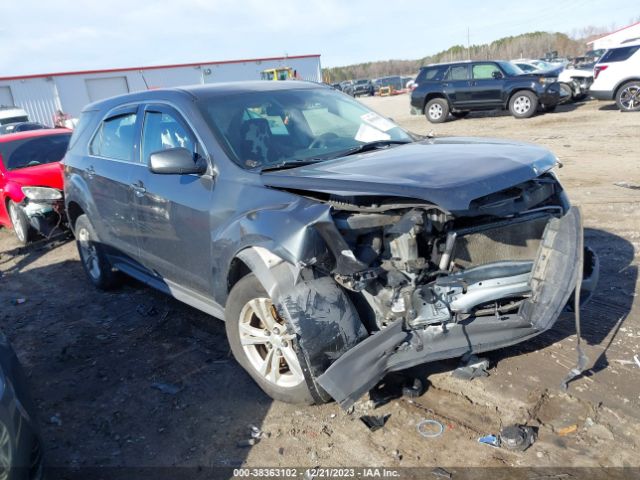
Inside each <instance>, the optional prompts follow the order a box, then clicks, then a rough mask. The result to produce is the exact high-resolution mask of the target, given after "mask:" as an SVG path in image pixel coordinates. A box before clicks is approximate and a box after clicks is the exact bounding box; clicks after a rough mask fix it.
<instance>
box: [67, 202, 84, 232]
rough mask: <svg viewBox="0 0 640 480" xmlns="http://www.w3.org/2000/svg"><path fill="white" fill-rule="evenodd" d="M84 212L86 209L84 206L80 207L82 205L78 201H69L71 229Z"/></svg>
mask: <svg viewBox="0 0 640 480" xmlns="http://www.w3.org/2000/svg"><path fill="white" fill-rule="evenodd" d="M83 213H84V211H83V210H82V207H80V205H78V204H77V203H76V202H69V205H67V216H68V219H69V225H70V226H71V229H73V228H74V227H75V225H76V220H77V219H78V217H79V216H80V215H82V214H83Z"/></svg>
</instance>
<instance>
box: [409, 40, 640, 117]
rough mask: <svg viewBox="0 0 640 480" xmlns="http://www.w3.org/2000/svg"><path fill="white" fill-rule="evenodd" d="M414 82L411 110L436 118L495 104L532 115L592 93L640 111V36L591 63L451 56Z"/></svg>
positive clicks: (491, 107) (623, 108) (514, 112)
mask: <svg viewBox="0 0 640 480" xmlns="http://www.w3.org/2000/svg"><path fill="white" fill-rule="evenodd" d="M415 83H416V87H415V89H414V90H413V92H412V94H411V112H412V113H414V114H417V113H422V114H424V115H425V116H426V117H427V120H428V121H429V122H432V123H441V122H444V121H446V120H447V118H448V117H449V115H451V116H453V117H455V118H461V117H464V116H466V115H467V114H468V113H469V112H472V111H479V110H494V109H502V110H508V111H509V112H510V113H511V114H512V115H513V116H514V117H516V118H529V117H531V116H533V115H535V114H536V112H542V113H545V112H552V111H554V110H555V108H556V106H557V105H558V104H560V103H563V102H565V101H568V100H571V99H573V100H582V99H584V98H586V97H587V96H588V95H591V96H592V97H594V98H596V99H601V100H615V102H616V104H617V106H618V108H619V109H620V110H621V111H624V112H632V111H640V41H634V42H628V43H625V44H622V45H620V46H618V47H615V48H611V49H609V50H607V51H606V52H605V53H604V54H603V55H602V57H600V58H599V59H598V61H597V63H595V64H594V65H593V69H589V68H586V67H584V65H583V68H571V69H567V68H562V67H557V66H553V65H550V64H547V63H545V62H542V61H527V60H524V59H521V60H518V61H514V62H505V61H463V62H450V63H441V64H433V65H427V66H426V67H423V68H422V69H421V70H420V73H419V74H418V76H417V78H416V81H415Z"/></svg>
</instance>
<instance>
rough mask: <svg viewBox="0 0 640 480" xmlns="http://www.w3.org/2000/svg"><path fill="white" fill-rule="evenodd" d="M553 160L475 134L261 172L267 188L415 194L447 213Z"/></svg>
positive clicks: (549, 165) (549, 155)
mask: <svg viewBox="0 0 640 480" xmlns="http://www.w3.org/2000/svg"><path fill="white" fill-rule="evenodd" d="M556 163H557V160H556V157H555V156H554V155H553V154H552V153H551V152H549V151H548V150H546V149H544V148H541V147H537V146H535V145H529V144H524V143H516V142H509V141H504V140H497V139H480V138H461V137H458V138H453V137H452V138H439V139H432V140H426V141H423V142H418V143H412V144H409V145H401V146H397V147H390V148H388V149H384V150H377V151H373V152H369V153H364V154H360V155H353V156H349V157H342V158H339V159H336V160H329V161H325V162H320V163H317V164H312V165H308V166H302V167H298V168H292V169H288V170H279V171H273V172H265V173H263V174H262V180H263V183H264V184H265V185H267V186H270V187H277V188H287V189H295V190H306V191H313V192H322V193H327V194H332V195H339V196H350V195H362V196H394V197H405V198H413V199H421V200H424V201H427V202H430V203H433V204H436V205H438V206H439V207H441V208H443V209H445V210H448V211H450V212H456V211H464V210H467V209H468V208H469V204H470V203H471V201H472V200H475V199H477V198H479V197H483V196H485V195H489V194H491V193H495V192H498V191H500V190H504V189H506V188H508V187H512V186H514V185H517V184H519V183H522V182H526V181H527V180H531V179H533V178H536V177H538V176H539V175H541V174H542V173H544V172H546V171H548V170H550V169H551V168H553V167H554V165H555V164H556Z"/></svg>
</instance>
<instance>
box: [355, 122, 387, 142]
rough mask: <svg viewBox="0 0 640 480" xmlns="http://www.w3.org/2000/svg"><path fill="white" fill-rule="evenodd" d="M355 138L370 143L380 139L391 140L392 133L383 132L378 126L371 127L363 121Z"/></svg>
mask: <svg viewBox="0 0 640 480" xmlns="http://www.w3.org/2000/svg"><path fill="white" fill-rule="evenodd" d="M355 139H356V140H357V141H359V142H364V143H369V142H377V141H378V140H391V135H389V134H388V133H384V132H381V131H380V130H378V129H377V128H373V127H370V126H369V125H367V124H366V123H361V124H360V128H359V129H358V133H356V136H355Z"/></svg>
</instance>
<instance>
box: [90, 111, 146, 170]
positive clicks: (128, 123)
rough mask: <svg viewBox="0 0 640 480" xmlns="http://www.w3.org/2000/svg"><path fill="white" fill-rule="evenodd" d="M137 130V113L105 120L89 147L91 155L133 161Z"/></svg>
mask: <svg viewBox="0 0 640 480" xmlns="http://www.w3.org/2000/svg"><path fill="white" fill-rule="evenodd" d="M135 128H136V114H135V113H129V114H125V115H119V116H117V117H111V118H108V119H106V120H104V121H103V122H102V124H101V125H100V128H99V129H98V132H97V133H96V135H95V136H94V137H93V140H91V145H90V146H89V151H90V152H91V155H97V156H99V157H105V158H113V159H115V160H126V161H132V160H133V149H134V145H135V134H136V130H135Z"/></svg>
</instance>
